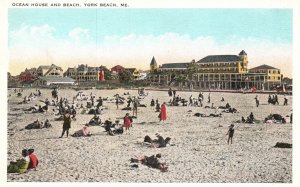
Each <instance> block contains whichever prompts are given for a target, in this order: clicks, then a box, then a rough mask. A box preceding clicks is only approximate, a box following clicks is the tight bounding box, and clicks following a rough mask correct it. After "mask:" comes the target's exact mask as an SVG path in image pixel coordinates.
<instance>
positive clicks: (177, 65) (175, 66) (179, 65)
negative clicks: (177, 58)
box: [160, 62, 189, 69]
mask: <svg viewBox="0 0 300 187" xmlns="http://www.w3.org/2000/svg"><path fill="white" fill-rule="evenodd" d="M188 65H189V62H188V63H187V62H183V63H169V64H162V65H161V66H160V68H162V69H185V68H187V67H188Z"/></svg>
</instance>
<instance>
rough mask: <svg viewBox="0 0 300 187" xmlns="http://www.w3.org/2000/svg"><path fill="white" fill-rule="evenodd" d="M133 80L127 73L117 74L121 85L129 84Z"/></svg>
mask: <svg viewBox="0 0 300 187" xmlns="http://www.w3.org/2000/svg"><path fill="white" fill-rule="evenodd" d="M132 79H133V76H132V74H131V73H130V72H129V71H123V72H121V73H119V81H120V82H121V83H125V82H129V81H131V80H132Z"/></svg>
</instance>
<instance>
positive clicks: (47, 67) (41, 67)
mask: <svg viewBox="0 0 300 187" xmlns="http://www.w3.org/2000/svg"><path fill="white" fill-rule="evenodd" d="M50 67H51V66H39V67H38V69H49V68H50Z"/></svg>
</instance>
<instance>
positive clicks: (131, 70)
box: [125, 68, 137, 73]
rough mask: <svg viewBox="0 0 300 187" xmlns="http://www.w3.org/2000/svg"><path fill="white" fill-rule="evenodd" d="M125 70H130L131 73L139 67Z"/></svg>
mask: <svg viewBox="0 0 300 187" xmlns="http://www.w3.org/2000/svg"><path fill="white" fill-rule="evenodd" d="M125 70H127V71H129V72H130V73H133V72H134V71H136V70H137V69H136V68H125Z"/></svg>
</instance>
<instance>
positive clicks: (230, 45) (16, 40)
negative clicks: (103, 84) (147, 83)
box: [9, 24, 292, 75]
mask: <svg viewBox="0 0 300 187" xmlns="http://www.w3.org/2000/svg"><path fill="white" fill-rule="evenodd" d="M55 32H56V30H55V28H53V27H51V26H49V25H42V26H28V25H25V24H23V25H22V26H21V27H20V29H19V30H17V31H12V32H10V33H9V37H10V38H9V39H10V47H9V48H10V59H11V62H13V63H17V62H19V63H20V65H21V64H22V66H24V67H26V65H27V66H31V65H30V64H24V62H26V63H28V62H29V63H30V59H33V60H36V59H40V61H41V62H42V63H43V62H48V63H55V64H58V65H61V66H62V67H63V68H66V67H68V66H71V67H73V66H76V65H77V64H79V63H84V64H86V63H88V64H91V65H101V64H103V65H106V66H108V67H111V66H113V65H116V64H121V65H124V66H127V67H129V66H132V67H138V68H143V69H148V68H149V63H150V60H151V58H152V56H155V58H156V60H157V61H158V63H159V64H162V63H171V62H188V61H191V60H192V59H195V60H199V59H201V58H203V57H205V56H207V55H217V54H236V55H237V54H238V53H239V52H240V51H241V50H245V51H246V52H247V53H248V58H249V61H250V62H249V66H251V67H254V66H257V65H261V64H269V65H271V66H275V67H279V68H281V69H282V72H283V73H284V74H288V75H291V72H292V69H291V66H292V46H291V44H287V43H285V42H282V41H270V40H262V39H256V38H237V37H233V38H231V39H230V40H229V41H228V42H226V43H225V42H224V43H220V42H218V41H216V40H215V39H214V38H213V37H201V36H199V37H197V38H191V37H190V36H189V35H180V34H177V33H165V34H162V35H158V36H154V35H136V34H129V35H127V36H118V35H111V36H105V37H104V38H103V40H102V42H101V43H98V44H97V45H96V42H95V41H94V39H93V38H92V37H91V36H90V34H89V32H90V31H89V30H88V29H85V28H74V29H72V30H70V31H69V32H68V33H67V34H68V37H69V38H65V39H58V38H56V37H55ZM26 59H27V61H26ZM66 63H68V64H66ZM20 67H21V66H20ZM18 71H21V70H18Z"/></svg>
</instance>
